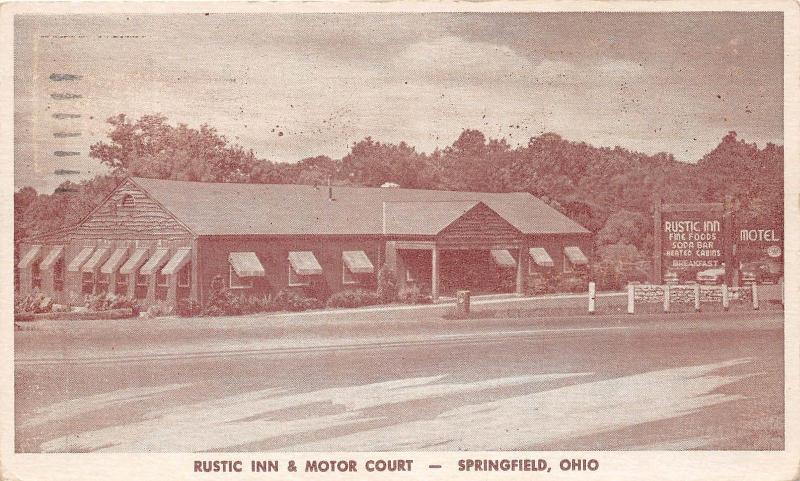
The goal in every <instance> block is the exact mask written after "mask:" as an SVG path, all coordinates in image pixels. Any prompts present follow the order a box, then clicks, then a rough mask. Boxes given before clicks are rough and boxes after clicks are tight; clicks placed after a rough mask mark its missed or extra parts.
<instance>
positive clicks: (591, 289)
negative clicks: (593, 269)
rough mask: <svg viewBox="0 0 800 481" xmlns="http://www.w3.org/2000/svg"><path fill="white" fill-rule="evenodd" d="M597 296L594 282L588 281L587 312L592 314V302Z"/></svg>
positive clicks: (593, 302)
mask: <svg viewBox="0 0 800 481" xmlns="http://www.w3.org/2000/svg"><path fill="white" fill-rule="evenodd" d="M596 297H597V291H596V290H595V284H594V282H590V283H589V314H594V307H595V306H594V304H595V298H596Z"/></svg>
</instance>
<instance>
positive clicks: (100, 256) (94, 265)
mask: <svg viewBox="0 0 800 481" xmlns="http://www.w3.org/2000/svg"><path fill="white" fill-rule="evenodd" d="M109 255H111V248H110V247H107V246H99V247H98V248H97V250H96V251H94V254H92V257H90V258H89V260H88V261H86V264H84V265H83V267H81V270H82V271H83V272H94V271H95V270H96V269H98V268H99V267H100V265H102V264H103V262H105V261H106V259H108V256H109Z"/></svg>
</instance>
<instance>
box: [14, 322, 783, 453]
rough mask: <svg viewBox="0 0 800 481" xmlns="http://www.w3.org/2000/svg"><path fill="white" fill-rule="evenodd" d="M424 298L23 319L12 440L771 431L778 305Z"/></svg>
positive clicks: (645, 440) (526, 445)
mask: <svg viewBox="0 0 800 481" xmlns="http://www.w3.org/2000/svg"><path fill="white" fill-rule="evenodd" d="M433 312H434V311H432V310H425V309H420V310H414V311H403V312H400V313H396V314H395V316H396V317H397V319H385V318H384V319H382V322H380V323H372V322H363V321H364V319H362V318H361V317H360V316H359V315H358V314H350V316H351V317H350V318H349V319H346V320H339V321H338V322H336V323H335V324H330V323H329V324H327V325H326V324H322V323H320V322H306V323H305V324H302V323H300V322H297V323H295V324H292V323H291V319H288V320H284V321H281V322H276V321H274V320H271V321H267V320H264V321H263V322H259V320H258V319H257V318H248V319H244V320H241V321H230V322H226V323H222V324H221V325H219V326H215V325H213V324H210V323H209V322H208V321H192V320H172V321H164V322H163V325H162V326H161V327H160V328H159V327H157V326H156V327H154V325H153V324H152V322H149V323H147V325H146V326H137V324H136V322H135V321H129V322H127V323H115V324H109V325H107V326H103V327H97V325H96V324H95V327H89V326H90V325H77V327H75V328H73V329H69V328H67V327H64V328H63V329H55V330H54V329H50V330H44V331H19V332H17V333H16V346H17V353H16V366H15V367H16V369H15V372H16V389H17V394H16V420H17V436H16V443H17V449H18V450H19V451H69V452H75V451H117V452H132V451H170V452H176V451H250V450H254V451H261V450H275V451H281V450H283V451H319V450H326V451H327V450H337V451H347V450H355V451H358V450H459V449H465V450H512V449H513V450H527V449H531V450H540V449H541V450H547V449H570V450H572V449H581V450H583V449H782V446H783V363H782V359H783V319H782V313H780V312H775V311H772V312H752V311H749V312H747V311H744V312H737V313H704V314H700V315H697V314H671V315H636V316H624V315H623V316H616V317H614V316H597V317H589V316H584V317H575V316H573V317H566V318H565V317H559V318H551V319H545V318H529V317H524V316H523V317H515V318H497V319H478V320H470V321H444V320H442V319H441V317H440V315H436V314H434V313H433ZM322 316H323V317H322V318H321V319H324V315H322ZM140 327H143V328H140Z"/></svg>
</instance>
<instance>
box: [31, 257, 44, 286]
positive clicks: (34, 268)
mask: <svg viewBox="0 0 800 481" xmlns="http://www.w3.org/2000/svg"><path fill="white" fill-rule="evenodd" d="M31 287H32V288H33V289H41V288H42V270H41V269H40V268H39V261H36V262H34V263H33V264H31Z"/></svg>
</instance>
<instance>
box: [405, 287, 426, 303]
mask: <svg viewBox="0 0 800 481" xmlns="http://www.w3.org/2000/svg"><path fill="white" fill-rule="evenodd" d="M397 302H400V303H403V304H428V303H430V302H431V298H430V296H426V295H425V294H423V293H422V291H420V290H419V287H417V286H411V287H404V288H402V289H400V292H398V293H397Z"/></svg>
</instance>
